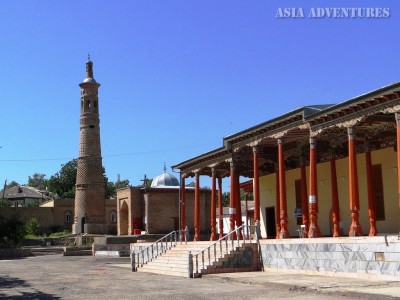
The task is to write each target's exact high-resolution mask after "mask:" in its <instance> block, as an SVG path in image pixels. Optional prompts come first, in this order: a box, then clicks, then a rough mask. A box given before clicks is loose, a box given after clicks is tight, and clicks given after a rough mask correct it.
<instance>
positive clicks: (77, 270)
mask: <svg viewBox="0 0 400 300" xmlns="http://www.w3.org/2000/svg"><path fill="white" fill-rule="evenodd" d="M171 297H173V299H193V300H194V299H210V298H214V299H230V300H232V299H243V298H247V299H292V298H295V299H309V300H317V299H321V298H323V299H328V300H333V299H400V282H388V281H376V280H360V279H350V278H340V277H325V276H312V275H299V274H282V273H276V272H275V273H271V272H252V273H236V274H219V275H208V276H204V277H203V278H201V279H186V278H179V277H172V276H161V275H154V274H146V273H132V272H131V271H130V269H129V259H128V258H94V257H90V256H89V257H88V256H86V257H64V256H61V255H59V254H58V255H45V256H36V257H29V258H25V259H17V260H0V298H2V299H110V300H111V299H147V300H148V299H171Z"/></svg>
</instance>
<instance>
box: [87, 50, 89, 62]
mask: <svg viewBox="0 0 400 300" xmlns="http://www.w3.org/2000/svg"><path fill="white" fill-rule="evenodd" d="M87 59H88V61H90V52H88V54H87Z"/></svg>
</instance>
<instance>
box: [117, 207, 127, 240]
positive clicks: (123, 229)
mask: <svg viewBox="0 0 400 300" xmlns="http://www.w3.org/2000/svg"><path fill="white" fill-rule="evenodd" d="M117 220H118V222H119V235H128V234H129V215H128V205H127V204H126V202H125V201H124V202H123V203H122V205H121V208H120V210H119V218H117Z"/></svg>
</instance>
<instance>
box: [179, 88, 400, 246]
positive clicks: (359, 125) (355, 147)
mask: <svg viewBox="0 0 400 300" xmlns="http://www.w3.org/2000/svg"><path fill="white" fill-rule="evenodd" d="M399 147H400V83H395V84H392V85H389V86H386V87H383V88H380V89H377V90H374V91H372V92H369V93H366V94H363V95H361V96H358V97H355V98H352V99H349V100H347V101H345V102H342V103H340V104H337V105H314V106H306V107H301V108H299V109H295V110H293V111H290V112H288V113H286V114H284V115H282V116H279V117H277V118H274V119H271V120H268V121H266V122H264V123H261V124H259V125H256V126H254V127H251V128H249V129H246V130H243V131H241V132H238V133H236V134H233V135H231V136H228V137H225V138H224V139H223V146H222V147H220V148H218V149H215V150H212V151H210V152H208V153H205V154H202V155H199V156H197V157H194V158H192V159H189V160H186V161H184V162H181V163H179V164H177V165H175V166H174V167H173V168H174V169H179V170H180V171H181V174H182V178H183V181H184V180H185V178H188V177H194V178H195V180H196V181H198V180H199V178H200V177H201V176H209V177H211V178H212V186H213V187H212V199H211V203H212V205H215V203H216V201H217V198H218V196H217V190H216V184H215V182H216V181H217V180H218V181H219V182H221V181H220V179H221V178H225V177H229V178H230V197H231V198H230V210H229V214H230V230H234V229H235V228H237V227H238V226H240V225H241V224H242V220H241V219H240V217H239V216H240V215H241V213H240V209H241V208H240V205H239V204H238V203H240V202H238V200H237V199H238V198H239V188H238V187H239V178H240V177H245V178H251V179H252V181H253V194H254V220H255V221H259V222H260V224H261V233H262V236H263V238H278V239H284V238H289V237H295V236H298V232H297V231H298V230H299V228H305V229H304V236H306V237H309V238H314V237H320V236H333V237H337V236H340V235H349V236H359V235H371V236H374V235H377V234H378V233H382V234H390V233H398V232H399V212H400V209H399V195H400V192H399V186H400V184H399V182H400V175H399V174H400V173H399V167H400V166H399V164H400V154H399V153H400V152H399V151H398V149H399ZM196 186H197V185H196ZM196 189H197V188H196ZM219 189H221V186H220V187H219ZM182 194H183V195H184V193H182ZM181 202H183V199H182V200H181ZM196 213H198V212H196ZM211 219H212V217H211ZM211 222H213V221H212V220H211ZM301 225H303V227H302V226H301ZM212 230H213V229H212Z"/></svg>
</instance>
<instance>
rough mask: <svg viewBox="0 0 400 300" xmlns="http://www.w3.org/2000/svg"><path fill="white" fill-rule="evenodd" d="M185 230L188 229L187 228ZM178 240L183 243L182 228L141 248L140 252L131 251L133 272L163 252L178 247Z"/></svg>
mask: <svg viewBox="0 0 400 300" xmlns="http://www.w3.org/2000/svg"><path fill="white" fill-rule="evenodd" d="M184 231H188V230H187V229H186V230H184ZM186 236H187V232H186V234H185V243H187V238H186ZM178 242H181V243H182V240H181V239H180V230H179V231H171V232H170V233H168V234H167V235H165V236H163V237H162V238H161V239H159V240H157V241H155V242H154V243H152V244H151V245H149V246H147V247H146V248H144V249H141V250H140V251H139V252H137V253H135V250H134V249H132V251H131V255H130V256H131V266H132V272H136V271H137V268H139V267H143V265H144V264H146V263H147V262H149V261H152V260H153V259H155V258H156V257H157V256H159V255H161V254H162V253H165V252H167V250H171V249H172V247H176V244H177V243H178Z"/></svg>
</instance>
